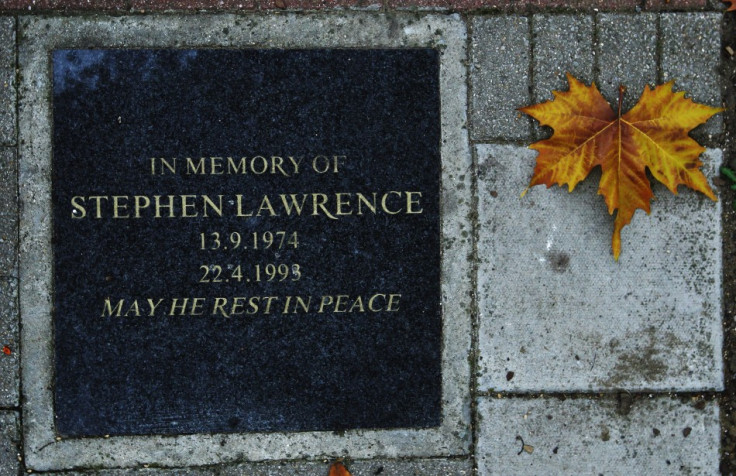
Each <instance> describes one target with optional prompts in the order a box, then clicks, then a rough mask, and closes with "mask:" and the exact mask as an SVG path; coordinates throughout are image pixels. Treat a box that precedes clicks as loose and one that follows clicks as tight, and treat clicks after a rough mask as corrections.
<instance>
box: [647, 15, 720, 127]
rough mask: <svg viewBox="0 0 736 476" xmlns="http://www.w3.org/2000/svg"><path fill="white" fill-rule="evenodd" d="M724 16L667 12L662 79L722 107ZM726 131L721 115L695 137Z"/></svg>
mask: <svg viewBox="0 0 736 476" xmlns="http://www.w3.org/2000/svg"><path fill="white" fill-rule="evenodd" d="M721 18H722V15H721V14H720V13H666V14H663V15H662V16H661V19H660V27H661V32H662V33H661V34H662V80H663V81H670V80H672V79H674V80H675V89H676V90H679V91H686V92H687V94H688V96H689V97H691V98H692V99H693V100H695V101H697V102H701V103H703V104H708V105H709V106H714V107H719V106H721V105H722V104H721V79H720V71H719V68H720V63H721V62H720V59H721ZM722 131H723V115H722V114H719V115H717V116H715V117H713V118H712V119H711V120H709V121H708V123H707V124H705V125H704V126H701V127H699V128H698V129H697V130H695V131H693V134H694V137H697V138H700V137H703V136H706V135H717V134H720V133H721V132H722Z"/></svg>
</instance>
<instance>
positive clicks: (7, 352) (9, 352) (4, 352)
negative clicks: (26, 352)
mask: <svg viewBox="0 0 736 476" xmlns="http://www.w3.org/2000/svg"><path fill="white" fill-rule="evenodd" d="M11 352H12V351H11V350H10V347H8V346H7V345H4V346H3V354H5V355H10V354H11Z"/></svg>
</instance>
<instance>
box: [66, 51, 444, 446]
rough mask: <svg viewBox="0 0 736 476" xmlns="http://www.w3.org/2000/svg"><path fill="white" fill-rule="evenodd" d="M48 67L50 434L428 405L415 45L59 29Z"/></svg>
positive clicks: (428, 144) (421, 106) (372, 415)
mask: <svg viewBox="0 0 736 476" xmlns="http://www.w3.org/2000/svg"><path fill="white" fill-rule="evenodd" d="M53 79H54V83H53V84H54V86H53V87H54V100H53V118H54V119H53V120H54V138H53V150H54V155H53V171H52V173H53V176H52V200H53V209H54V215H53V218H54V230H53V247H54V260H55V261H54V264H55V265H54V272H55V276H54V323H55V346H56V347H55V358H56V393H55V403H56V409H55V411H56V425H57V430H58V432H59V433H60V434H62V435H69V436H71V435H75V436H77V435H78V436H82V435H84V436H99V435H106V434H167V433H177V434H182V433H196V432H241V431H270V430H344V429H352V428H401V427H404V428H406V427H431V426H437V425H439V422H440V397H441V372H440V366H441V338H442V320H441V315H440V296H439V287H440V282H439V276H440V271H439V264H440V252H439V180H440V155H439V148H440V127H439V125H440V122H439V86H438V83H439V58H438V53H437V51H436V50H433V49H409V50H327V49H323V50H290V51H289V50H239V51H236V50H229V51H228V50H58V51H55V52H54V55H53ZM358 194H362V195H358ZM100 197H101V198H100Z"/></svg>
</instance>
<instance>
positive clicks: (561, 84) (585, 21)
mask: <svg viewBox="0 0 736 476" xmlns="http://www.w3.org/2000/svg"><path fill="white" fill-rule="evenodd" d="M533 33H534V50H533V61H534V85H533V88H532V90H533V92H534V98H533V100H534V102H535V103H536V102H542V101H547V100H550V99H552V97H553V96H552V91H566V90H567V89H568V84H567V79H566V77H565V75H566V73H570V74H572V75H573V76H575V77H576V78H578V79H579V80H581V81H583V82H585V83H587V84H590V83H591V82H593V79H594V78H593V17H591V16H587V15H534V17H533Z"/></svg>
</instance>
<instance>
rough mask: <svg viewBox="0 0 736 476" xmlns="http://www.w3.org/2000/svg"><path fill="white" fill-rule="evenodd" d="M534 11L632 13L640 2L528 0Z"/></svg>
mask: <svg viewBox="0 0 736 476" xmlns="http://www.w3.org/2000/svg"><path fill="white" fill-rule="evenodd" d="M530 5H531V6H533V7H534V8H535V10H545V9H564V10H577V11H581V10H582V11H614V12H620V11H623V12H626V11H634V10H636V7H641V6H642V0H530Z"/></svg>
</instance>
